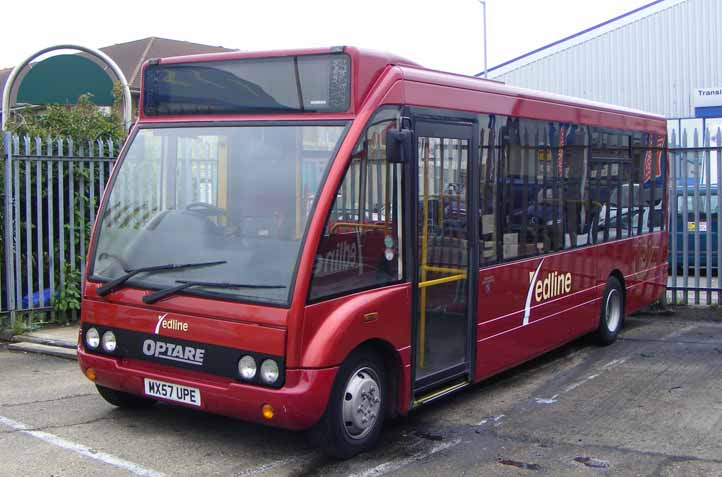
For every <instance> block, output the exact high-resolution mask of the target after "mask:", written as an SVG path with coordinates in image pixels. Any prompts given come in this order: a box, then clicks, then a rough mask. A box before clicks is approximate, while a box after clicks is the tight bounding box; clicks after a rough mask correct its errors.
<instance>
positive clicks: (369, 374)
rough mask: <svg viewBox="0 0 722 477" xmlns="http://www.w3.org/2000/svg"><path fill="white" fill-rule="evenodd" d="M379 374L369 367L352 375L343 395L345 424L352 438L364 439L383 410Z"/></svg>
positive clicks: (347, 432)
mask: <svg viewBox="0 0 722 477" xmlns="http://www.w3.org/2000/svg"><path fill="white" fill-rule="evenodd" d="M380 394H381V393H380V389H379V384H378V376H376V373H375V372H374V371H373V370H372V369H370V368H367V367H364V368H361V369H359V370H358V371H356V372H355V373H353V374H352V375H351V377H350V378H349V380H348V383H347V384H346V390H345V392H344V396H343V408H342V411H343V421H344V422H343V424H344V429H345V430H346V434H347V435H348V436H349V437H351V438H352V439H363V438H364V437H366V435H367V434H368V433H369V432H371V429H373V427H374V425H375V424H376V421H377V420H378V417H379V411H380V410H381V395H380Z"/></svg>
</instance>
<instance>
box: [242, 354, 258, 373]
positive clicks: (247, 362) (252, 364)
mask: <svg viewBox="0 0 722 477" xmlns="http://www.w3.org/2000/svg"><path fill="white" fill-rule="evenodd" d="M238 374H240V375H241V377H242V378H243V379H253V378H254V377H256V360H255V359H253V356H248V355H245V356H244V357H242V358H241V359H240V360H239V361H238Z"/></svg>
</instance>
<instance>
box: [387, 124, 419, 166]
mask: <svg viewBox="0 0 722 477" xmlns="http://www.w3.org/2000/svg"><path fill="white" fill-rule="evenodd" d="M413 146H414V132H413V131H412V130H410V129H389V130H388V131H386V160H387V161H389V162H390V163H392V164H405V163H407V162H409V161H410V160H411V157H412V156H413V152H414V149H413Z"/></svg>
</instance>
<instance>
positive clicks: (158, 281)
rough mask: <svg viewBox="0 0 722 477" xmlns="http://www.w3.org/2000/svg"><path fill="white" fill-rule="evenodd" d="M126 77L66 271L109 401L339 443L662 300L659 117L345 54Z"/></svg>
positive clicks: (286, 55)
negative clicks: (128, 112)
mask: <svg viewBox="0 0 722 477" xmlns="http://www.w3.org/2000/svg"><path fill="white" fill-rule="evenodd" d="M142 75H143V84H142V94H141V99H140V104H139V119H138V122H137V124H135V126H134V128H133V130H132V133H131V135H130V137H129V139H128V141H127V143H126V145H125V146H124V148H123V151H122V152H121V154H120V157H119V159H118V161H117V163H116V166H115V168H114V170H113V173H112V176H111V178H110V181H109V184H108V187H107V189H106V191H105V194H104V196H103V199H102V203H101V206H100V211H99V214H98V220H97V222H96V224H95V228H94V231H93V234H92V240H91V246H90V248H89V254H88V260H87V263H88V266H87V273H86V276H85V282H84V286H83V305H82V327H81V332H80V337H79V346H78V356H79V361H80V366H81V368H82V370H83V372H84V373H85V374H86V376H88V378H90V379H91V380H92V381H93V382H94V383H95V384H96V386H97V389H98V391H99V393H100V394H101V396H102V397H103V398H105V399H106V400H107V401H109V402H110V403H112V404H114V405H117V406H125V407H143V406H148V405H151V404H153V403H154V402H157V401H163V402H168V403H171V404H178V405H181V406H188V407H190V408H194V409H201V410H204V411H208V412H212V413H218V414H224V415H227V416H232V417H235V418H240V419H243V420H247V421H254V422H260V423H265V424H269V425H273V426H279V427H283V428H288V429H298V430H300V429H307V428H313V429H316V430H317V431H318V432H317V433H316V435H318V436H319V438H320V440H321V445H322V446H323V448H324V449H326V450H327V451H328V452H330V453H331V454H333V455H336V456H340V457H349V456H351V455H354V454H355V453H358V452H360V451H363V450H366V449H369V448H370V447H372V446H373V445H374V443H375V442H376V440H377V439H378V437H379V433H380V431H381V427H382V424H383V421H384V419H385V418H388V417H393V416H398V415H403V414H406V413H408V412H409V411H410V410H412V409H414V408H416V407H418V406H421V405H424V404H427V403H429V402H431V401H434V400H436V399H438V398H440V397H442V396H445V395H447V394H449V393H452V392H455V391H458V390H461V389H463V388H464V387H466V386H468V385H470V384H472V383H476V382H478V381H480V380H483V379H485V378H487V377H489V376H491V375H493V374H496V373H499V372H501V371H503V370H506V369H508V368H511V367H513V366H516V365H518V364H520V363H522V362H524V361H527V360H529V359H531V358H533V357H535V356H538V355H540V354H542V353H544V352H546V351H549V350H551V349H553V348H556V347H558V346H560V345H562V344H564V343H567V342H569V341H571V340H573V339H575V338H577V337H579V336H581V335H585V334H593V335H594V336H596V338H597V340H598V341H599V342H600V343H601V344H609V343H611V342H613V341H614V340H615V338H616V336H617V333H618V332H619V330H620V328H621V326H622V324H623V321H624V316H625V315H626V314H628V313H630V312H634V311H635V310H638V309H640V308H641V307H643V306H645V305H648V304H650V303H652V302H654V301H655V300H657V299H658V298H660V296H661V295H662V293H664V290H665V284H666V274H667V237H668V233H667V231H666V230H665V229H666V227H667V225H666V224H667V216H666V214H667V212H666V211H667V209H668V207H667V201H668V196H667V180H668V173H667V171H668V166H667V156H666V152H665V147H666V122H665V120H664V119H663V118H662V117H659V116H654V115H650V114H646V113H642V112H637V111H632V110H627V109H622V108H617V107H613V106H608V105H603V104H598V103H593V102H589V101H583V100H577V99H572V98H567V97H561V96H555V95H552V94H546V93H540V92H534V91H530V90H525V89H519V88H514V87H510V86H506V85H504V84H501V83H497V82H493V81H485V80H482V79H478V78H473V77H466V76H461V75H455V74H450V73H444V72H439V71H432V70H429V69H425V68H422V67H420V66H418V65H416V64H414V63H412V62H410V61H407V60H405V59H403V58H399V57H396V56H392V55H388V54H383V53H378V52H371V51H365V50H360V49H356V48H351V47H338V48H328V49H313V50H295V51H279V52H265V53H245V52H234V53H224V54H214V55H202V56H188V57H178V58H168V59H160V60H151V61H149V62H148V63H146V64H145V66H144V68H143V72H142Z"/></svg>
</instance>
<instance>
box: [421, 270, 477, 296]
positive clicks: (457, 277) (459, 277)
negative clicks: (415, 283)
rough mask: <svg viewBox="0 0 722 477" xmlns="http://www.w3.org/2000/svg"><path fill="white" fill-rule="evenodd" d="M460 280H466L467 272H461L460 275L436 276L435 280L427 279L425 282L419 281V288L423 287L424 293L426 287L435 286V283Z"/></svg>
mask: <svg viewBox="0 0 722 477" xmlns="http://www.w3.org/2000/svg"><path fill="white" fill-rule="evenodd" d="M459 280H466V273H460V274H458V275H450V276H448V277H443V278H436V279H434V280H426V281H423V282H419V288H421V290H422V293H423V290H424V288H426V287H433V286H435V285H443V284H444V283H451V282H458V281H459Z"/></svg>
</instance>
